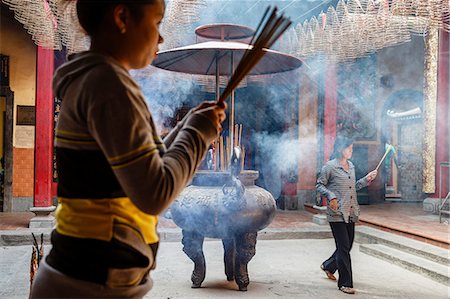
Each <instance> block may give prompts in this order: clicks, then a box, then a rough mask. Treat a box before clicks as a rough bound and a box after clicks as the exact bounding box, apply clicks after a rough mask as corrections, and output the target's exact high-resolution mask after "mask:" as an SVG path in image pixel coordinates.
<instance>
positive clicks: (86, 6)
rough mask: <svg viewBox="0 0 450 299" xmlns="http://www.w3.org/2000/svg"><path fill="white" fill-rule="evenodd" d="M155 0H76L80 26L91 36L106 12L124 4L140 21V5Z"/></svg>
mask: <svg viewBox="0 0 450 299" xmlns="http://www.w3.org/2000/svg"><path fill="white" fill-rule="evenodd" d="M156 1H157V0H77V15H78V21H79V22H80V25H81V27H83V29H84V30H85V31H86V32H87V34H88V35H89V36H92V35H94V34H95V33H96V31H97V30H98V29H99V27H100V24H101V23H102V22H103V19H104V17H105V15H106V13H107V12H108V10H110V9H113V8H114V7H115V6H116V5H119V4H123V5H126V6H127V7H128V9H129V11H130V13H131V15H132V16H133V17H135V18H136V19H137V20H138V21H140V20H141V19H142V17H143V13H142V12H143V10H142V5H144V4H154V3H155V2H156Z"/></svg>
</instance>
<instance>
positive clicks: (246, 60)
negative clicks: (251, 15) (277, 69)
mask: <svg viewBox="0 0 450 299" xmlns="http://www.w3.org/2000/svg"><path fill="white" fill-rule="evenodd" d="M269 10H270V7H269V8H267V9H266V12H265V13H264V15H263V18H262V19H261V21H260V23H259V25H258V28H257V30H256V31H255V35H254V36H253V38H252V42H253V39H254V38H255V36H257V38H256V40H255V42H254V43H252V42H251V43H250V46H249V49H248V50H247V51H246V52H245V53H244V55H243V56H242V59H241V61H240V62H239V65H238V66H237V68H236V70H235V71H234V73H233V75H232V76H231V79H230V81H229V82H228V85H227V86H226V88H225V90H224V91H223V93H222V95H221V96H220V98H219V102H224V101H225V100H226V99H227V98H228V96H229V95H230V94H231V92H232V91H233V90H234V89H235V88H236V87H237V86H238V85H239V83H240V82H241V81H242V79H243V78H244V77H245V76H246V75H247V74H248V73H249V72H250V71H251V69H252V68H253V67H254V66H255V65H256V64H257V63H258V62H259V60H261V58H262V57H263V56H264V54H265V53H266V51H265V49H269V48H270V47H271V46H272V45H273V44H274V43H275V42H276V41H277V40H278V38H279V37H280V36H281V35H282V34H283V33H284V32H285V31H286V30H287V28H288V27H289V26H290V25H291V23H292V22H291V21H290V20H289V19H288V18H285V17H284V16H283V15H281V16H277V8H276V7H274V8H273V9H272V10H271V13H270V14H269V13H268V12H269ZM268 15H269V17H268V18H267V20H266V17H267V16H268ZM263 23H264V26H263V27H262V29H260V28H261V25H262V24H263Z"/></svg>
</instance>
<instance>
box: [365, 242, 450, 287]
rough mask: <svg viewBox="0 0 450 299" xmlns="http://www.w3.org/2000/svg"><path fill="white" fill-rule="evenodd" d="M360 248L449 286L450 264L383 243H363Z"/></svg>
mask: <svg viewBox="0 0 450 299" xmlns="http://www.w3.org/2000/svg"><path fill="white" fill-rule="evenodd" d="M359 250H360V251H361V252H364V253H366V254H368V255H371V256H374V257H378V258H381V259H383V260H386V261H388V262H390V263H393V264H396V265H398V266H400V267H403V268H405V269H407V270H410V271H413V272H415V273H418V274H421V275H423V276H426V277H428V278H430V279H432V280H434V281H437V282H439V283H442V284H444V285H447V286H448V285H449V283H450V271H449V267H448V264H441V263H437V262H433V261H430V260H428V259H426V258H422V257H419V256H416V255H414V254H410V253H407V252H404V251H402V250H398V249H394V248H392V247H389V246H386V245H382V244H361V245H360V246H359ZM412 283H413V282H412Z"/></svg>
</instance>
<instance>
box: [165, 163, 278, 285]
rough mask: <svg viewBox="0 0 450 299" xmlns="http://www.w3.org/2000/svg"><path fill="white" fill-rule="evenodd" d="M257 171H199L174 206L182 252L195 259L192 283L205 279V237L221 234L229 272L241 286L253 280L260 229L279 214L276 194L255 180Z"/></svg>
mask: <svg viewBox="0 0 450 299" xmlns="http://www.w3.org/2000/svg"><path fill="white" fill-rule="evenodd" d="M257 178H258V172H257V171H251V170H245V171H242V172H241V173H240V174H239V175H238V177H234V176H231V175H230V173H228V172H213V171H198V172H197V174H196V175H195V177H194V179H193V181H192V184H191V185H190V186H189V187H187V188H186V189H185V190H184V191H183V192H182V193H181V194H180V196H179V197H178V198H177V200H176V201H175V202H174V204H173V205H172V207H171V212H172V218H173V220H174V222H175V223H176V224H177V225H178V226H179V227H181V228H182V232H183V240H182V242H183V246H184V247H183V251H184V252H185V253H186V255H187V256H188V257H189V258H190V259H191V260H192V261H193V262H194V264H195V266H194V271H193V272H192V276H191V280H192V287H194V288H195V287H200V286H201V284H202V282H203V280H204V279H205V273H206V263H205V257H204V255H203V249H202V247H203V240H204V238H205V237H210V238H219V239H222V243H223V248H224V262H225V275H226V277H227V280H228V281H231V280H233V279H234V280H235V281H236V283H237V285H238V286H239V290H240V291H246V290H247V286H248V284H249V277H248V271H247V264H248V263H249V262H250V260H251V259H252V257H253V256H254V255H255V246H256V237H257V232H258V231H259V230H261V229H263V228H265V227H266V226H267V225H269V224H270V222H271V221H272V219H273V217H274V216H275V210H276V208H275V200H274V198H273V197H272V195H271V194H270V193H269V192H268V191H266V190H264V189H263V188H260V187H258V186H256V185H255V184H254V182H255V180H256V179H257Z"/></svg>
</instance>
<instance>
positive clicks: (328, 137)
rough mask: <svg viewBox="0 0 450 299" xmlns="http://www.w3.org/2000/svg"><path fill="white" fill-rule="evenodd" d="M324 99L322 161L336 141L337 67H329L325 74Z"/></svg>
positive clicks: (326, 158) (325, 159)
mask: <svg viewBox="0 0 450 299" xmlns="http://www.w3.org/2000/svg"><path fill="white" fill-rule="evenodd" d="M325 76H326V77H325V99H324V119H323V142H324V145H323V159H324V162H326V161H328V160H329V159H330V156H331V154H332V152H333V146H334V140H335V139H336V121H337V67H336V65H335V64H332V65H329V66H328V68H327V72H326V74H325Z"/></svg>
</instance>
